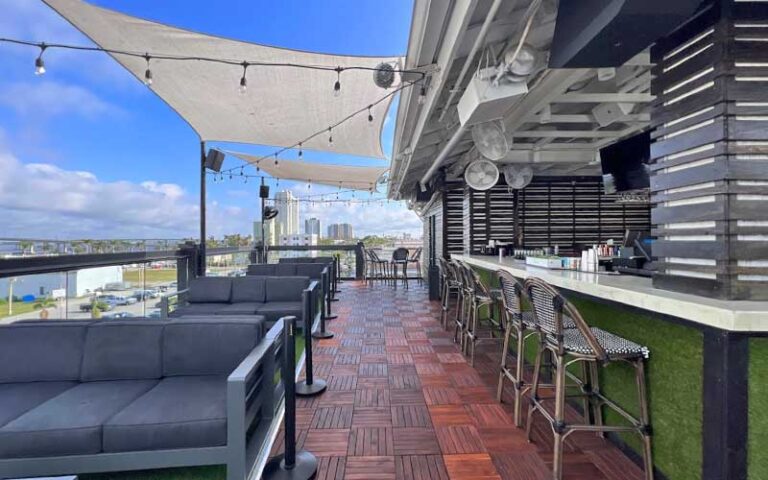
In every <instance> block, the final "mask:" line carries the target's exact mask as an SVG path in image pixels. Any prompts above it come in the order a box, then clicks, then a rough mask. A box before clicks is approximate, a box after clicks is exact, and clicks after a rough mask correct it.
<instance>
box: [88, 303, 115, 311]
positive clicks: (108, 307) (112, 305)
mask: <svg viewBox="0 0 768 480" xmlns="http://www.w3.org/2000/svg"><path fill="white" fill-rule="evenodd" d="M94 303H95V304H97V305H98V306H99V310H101V311H102V312H106V311H109V310H112V309H114V308H115V306H116V304H115V303H114V302H112V301H107V300H97V301H96V302H88V303H81V304H80V311H81V312H90V311H91V310H93V305H94Z"/></svg>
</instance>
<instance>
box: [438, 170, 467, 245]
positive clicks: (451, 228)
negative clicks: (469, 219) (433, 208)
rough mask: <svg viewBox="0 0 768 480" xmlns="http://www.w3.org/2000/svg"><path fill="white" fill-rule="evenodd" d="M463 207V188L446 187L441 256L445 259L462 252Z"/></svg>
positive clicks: (456, 186)
mask: <svg viewBox="0 0 768 480" xmlns="http://www.w3.org/2000/svg"><path fill="white" fill-rule="evenodd" d="M463 205H464V187H463V186H462V185H455V184H454V185H446V187H445V191H444V193H443V237H444V240H445V243H444V244H443V245H444V251H443V254H444V255H445V256H446V257H447V256H448V255H450V254H451V253H462V252H463V251H464V220H463Z"/></svg>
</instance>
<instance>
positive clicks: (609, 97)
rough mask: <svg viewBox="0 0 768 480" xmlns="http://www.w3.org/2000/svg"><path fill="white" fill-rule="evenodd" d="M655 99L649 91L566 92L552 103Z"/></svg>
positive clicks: (645, 101)
mask: <svg viewBox="0 0 768 480" xmlns="http://www.w3.org/2000/svg"><path fill="white" fill-rule="evenodd" d="M655 99H656V97H655V96H654V95H651V94H649V93H566V94H565V95H561V96H559V97H557V99H556V100H555V101H554V102H552V103H607V102H619V103H651V102H652V101H654V100H655Z"/></svg>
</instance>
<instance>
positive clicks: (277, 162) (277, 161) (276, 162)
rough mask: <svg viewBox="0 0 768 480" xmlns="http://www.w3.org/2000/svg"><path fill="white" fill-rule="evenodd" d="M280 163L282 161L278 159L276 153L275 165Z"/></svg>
mask: <svg viewBox="0 0 768 480" xmlns="http://www.w3.org/2000/svg"><path fill="white" fill-rule="evenodd" d="M278 165H280V161H279V160H278V159H277V154H275V166H278Z"/></svg>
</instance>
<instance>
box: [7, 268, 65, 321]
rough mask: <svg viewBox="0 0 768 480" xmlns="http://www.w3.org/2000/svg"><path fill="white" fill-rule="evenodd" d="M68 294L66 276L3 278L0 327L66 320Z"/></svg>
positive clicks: (51, 274) (57, 274)
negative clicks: (37, 321)
mask: <svg viewBox="0 0 768 480" xmlns="http://www.w3.org/2000/svg"><path fill="white" fill-rule="evenodd" d="M66 292H67V279H66V275H64V274H63V273H46V274H39V275H24V276H18V277H10V278H0V323H3V324H9V323H15V322H18V321H22V320H23V321H34V320H46V319H66V318H67V317H66V313H67V294H66Z"/></svg>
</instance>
